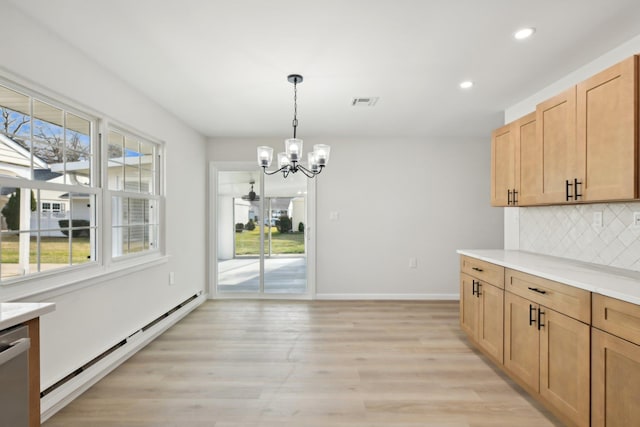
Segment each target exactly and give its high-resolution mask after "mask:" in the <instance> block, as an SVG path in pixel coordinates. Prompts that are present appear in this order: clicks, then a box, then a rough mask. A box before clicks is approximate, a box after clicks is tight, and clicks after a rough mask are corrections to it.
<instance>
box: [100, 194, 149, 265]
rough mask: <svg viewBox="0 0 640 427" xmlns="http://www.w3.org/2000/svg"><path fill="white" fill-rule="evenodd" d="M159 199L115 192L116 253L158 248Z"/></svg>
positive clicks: (114, 246) (113, 240) (114, 236)
mask: <svg viewBox="0 0 640 427" xmlns="http://www.w3.org/2000/svg"><path fill="white" fill-rule="evenodd" d="M157 206H158V202H157V201H156V200H154V199H146V198H140V197H122V196H114V197H113V198H112V201H111V208H112V224H113V225H112V237H111V239H112V256H113V257H114V258H115V257H120V256H124V255H129V254H134V253H140V252H144V251H150V250H154V249H157V248H158V231H159V224H158V207H157Z"/></svg>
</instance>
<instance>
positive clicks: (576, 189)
mask: <svg viewBox="0 0 640 427" xmlns="http://www.w3.org/2000/svg"><path fill="white" fill-rule="evenodd" d="M578 185H582V181H578V178H574V179H573V189H574V193H575V197H574V199H575V200H578V197H582V194H579V193H578Z"/></svg>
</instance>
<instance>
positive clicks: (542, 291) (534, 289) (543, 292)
mask: <svg viewBox="0 0 640 427" xmlns="http://www.w3.org/2000/svg"><path fill="white" fill-rule="evenodd" d="M527 289H529V290H530V291H533V292H537V293H539V294H546V293H547V291H545V290H543V289H538V288H527Z"/></svg>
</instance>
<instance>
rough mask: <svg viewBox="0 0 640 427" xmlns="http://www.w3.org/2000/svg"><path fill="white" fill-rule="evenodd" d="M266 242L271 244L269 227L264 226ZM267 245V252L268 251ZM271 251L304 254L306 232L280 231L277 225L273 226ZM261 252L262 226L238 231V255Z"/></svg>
mask: <svg viewBox="0 0 640 427" xmlns="http://www.w3.org/2000/svg"><path fill="white" fill-rule="evenodd" d="M264 242H265V245H268V244H269V229H268V228H267V227H265V228H264ZM268 252H269V250H268V247H265V253H268ZM271 253H272V254H304V233H303V232H298V231H294V232H286V233H280V232H279V231H278V229H277V228H276V227H271ZM259 254H260V228H259V227H256V228H255V229H253V230H242V232H237V233H236V255H255V256H258V255H259Z"/></svg>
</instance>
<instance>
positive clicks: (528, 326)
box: [504, 292, 540, 392]
mask: <svg viewBox="0 0 640 427" xmlns="http://www.w3.org/2000/svg"><path fill="white" fill-rule="evenodd" d="M537 308H538V305H537V304H533V303H531V302H530V301H529V300H526V299H524V298H522V297H519V296H517V295H514V294H512V293H511V292H505V294H504V366H505V368H506V369H507V370H509V372H511V374H512V375H513V376H514V377H516V378H518V379H519V380H520V381H522V382H523V383H524V384H526V385H527V386H529V387H530V388H531V389H532V390H534V391H536V392H537V391H538V390H539V372H540V371H539V364H540V352H539V350H540V343H539V341H538V336H539V334H538V328H537V326H536V323H535V319H536V318H537V317H536V316H537ZM530 319H533V320H534V321H533V322H530Z"/></svg>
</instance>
